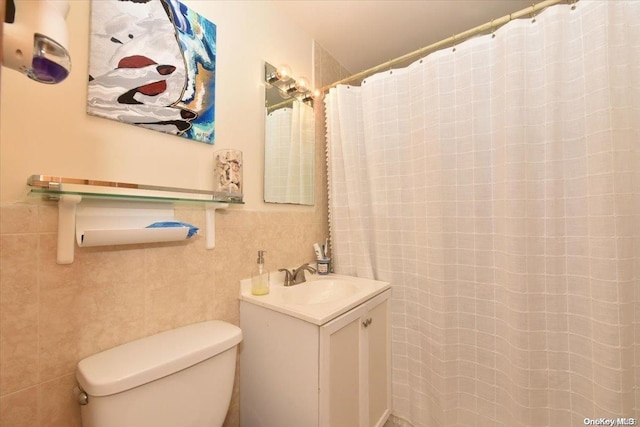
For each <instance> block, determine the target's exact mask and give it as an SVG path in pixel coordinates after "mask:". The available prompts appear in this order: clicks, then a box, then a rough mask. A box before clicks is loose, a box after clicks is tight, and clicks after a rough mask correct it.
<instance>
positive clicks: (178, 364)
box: [76, 321, 242, 427]
mask: <svg viewBox="0 0 640 427" xmlns="http://www.w3.org/2000/svg"><path fill="white" fill-rule="evenodd" d="M241 340H242V332H241V331H240V328H238V327H237V326H234V325H231V324H229V323H226V322H222V321H209V322H202V323H196V324H193V325H189V326H184V327H182V328H178V329H173V330H170V331H166V332H162V333H159V334H156V335H152V336H149V337H146V338H142V339H139V340H136V341H132V342H129V343H126V344H123V345H120V346H118V347H114V348H112V349H109V350H106V351H103V352H101V353H98V354H94V355H93V356H90V357H87V358H86V359H83V360H82V361H80V363H78V369H77V371H76V379H77V381H78V384H79V386H80V388H81V389H82V390H83V391H84V392H85V393H86V394H87V396H88V403H87V404H86V405H83V406H81V412H82V425H83V427H178V426H180V427H201V426H207V427H209V426H212V427H213V426H215V427H218V426H221V425H222V423H223V422H224V419H225V416H226V413H227V409H228V407H229V402H230V400H231V393H232V390H233V382H234V375H235V366H236V349H237V345H238V343H239V342H240V341H241Z"/></svg>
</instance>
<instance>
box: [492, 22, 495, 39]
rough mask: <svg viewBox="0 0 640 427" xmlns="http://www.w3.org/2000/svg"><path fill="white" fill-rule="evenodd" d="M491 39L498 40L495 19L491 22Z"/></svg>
mask: <svg viewBox="0 0 640 427" xmlns="http://www.w3.org/2000/svg"><path fill="white" fill-rule="evenodd" d="M491 38H492V39H495V38H496V29H495V27H494V26H493V19H492V20H491Z"/></svg>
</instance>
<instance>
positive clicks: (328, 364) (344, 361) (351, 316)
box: [319, 291, 391, 427]
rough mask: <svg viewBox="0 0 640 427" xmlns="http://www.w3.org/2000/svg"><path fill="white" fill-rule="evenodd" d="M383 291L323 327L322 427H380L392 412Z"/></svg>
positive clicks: (388, 334)
mask: <svg viewBox="0 0 640 427" xmlns="http://www.w3.org/2000/svg"><path fill="white" fill-rule="evenodd" d="M389 296H390V291H385V292H383V293H382V294H380V295H377V296H376V297H374V298H372V299H371V300H369V301H367V302H366V303H364V304H362V305H361V306H359V307H356V308H354V309H353V310H351V311H349V312H347V313H345V314H343V315H342V316H340V317H338V318H337V319H335V320H333V321H331V322H329V323H327V324H326V325H324V326H322V327H321V328H320V413H319V420H320V423H319V424H320V426H321V427H382V426H383V425H384V423H385V421H386V420H387V418H388V417H389V414H390V408H391V365H390V362H391V346H390V345H391V342H390V338H391V327H390V325H389V303H388V300H389Z"/></svg>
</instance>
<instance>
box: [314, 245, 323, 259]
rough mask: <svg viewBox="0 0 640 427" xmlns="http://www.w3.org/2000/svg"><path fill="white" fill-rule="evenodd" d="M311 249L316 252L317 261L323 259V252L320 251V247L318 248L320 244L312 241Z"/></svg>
mask: <svg viewBox="0 0 640 427" xmlns="http://www.w3.org/2000/svg"><path fill="white" fill-rule="evenodd" d="M313 250H314V251H315V253H316V259H317V260H318V261H320V260H323V259H324V254H323V253H322V249H321V248H320V245H319V244H318V243H314V244H313Z"/></svg>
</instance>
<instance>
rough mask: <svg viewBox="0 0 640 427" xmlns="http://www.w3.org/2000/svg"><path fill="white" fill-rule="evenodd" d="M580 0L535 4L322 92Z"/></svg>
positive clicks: (324, 90) (336, 83)
mask: <svg viewBox="0 0 640 427" xmlns="http://www.w3.org/2000/svg"><path fill="white" fill-rule="evenodd" d="M577 2H578V0H545V1H542V2H540V3H533V4H532V5H531V6H530V7H527V8H525V9H522V10H519V11H517V12H514V13H510V14H509V15H505V16H503V17H502V18H498V19H493V20H491V21H490V22H487V23H486V24H482V25H479V26H477V27H475V28H472V29H470V30H467V31H464V32H462V33H459V34H454V35H453V36H451V37H449V38H446V39H444V40H440V41H439V42H436V43H433V44H430V45H429V46H425V47H421V48H420V49H418V50H414V51H413V52H410V53H407V54H405V55H402V56H399V57H397V58H395V59H391V60H389V61H387V62H384V63H382V64H380V65H376V66H375V67H372V68H369V69H367V70H364V71H361V72H359V73H356V74H353V75H352V76H349V77H347V78H344V79H342V80H338V81H336V82H333V83H331V84H329V85H326V86H323V87H322V88H320V91H321V92H322V93H324V92H326V91H328V90H329V89H331V88H333V87H336V86H338V85H341V84H345V83H349V82H352V81H354V80H360V79H364V78H367V77H370V76H371V75H373V74H375V73H377V72H380V71H384V70H389V69H391V67H394V66H396V65H398V64H401V63H404V62H406V61H409V60H410V59H413V58H418V57H420V56H424V55H425V54H426V53H431V52H433V51H435V50H437V49H440V48H442V47H445V46H454V47H455V45H456V44H457V43H459V42H462V41H465V40H467V39H469V38H471V37H473V36H475V35H478V34H483V33H486V32H487V31H491V32H493V31H495V30H496V29H498V28H499V27H501V26H503V25H504V24H506V23H508V22H509V21H512V20H514V19H519V18H522V17H523V16H527V15H529V16H531V17H532V18H535V16H536V14H537V13H538V12H540V11H541V10H544V9H546V8H548V7H549V6H553V5H556V4H558V3H568V4H571V5H572V7H575V6H574V5H575V3H577Z"/></svg>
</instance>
